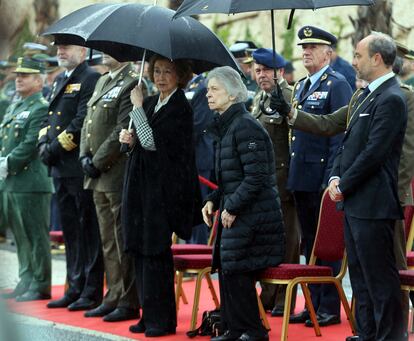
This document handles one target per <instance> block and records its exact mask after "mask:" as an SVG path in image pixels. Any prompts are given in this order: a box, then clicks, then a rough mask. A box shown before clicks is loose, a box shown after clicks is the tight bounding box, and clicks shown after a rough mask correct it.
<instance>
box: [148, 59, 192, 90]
mask: <svg viewBox="0 0 414 341" xmlns="http://www.w3.org/2000/svg"><path fill="white" fill-rule="evenodd" d="M157 60H167V61H169V62H170V63H172V64H173V65H174V67H175V72H176V73H177V78H178V87H179V88H180V89H184V88H185V87H186V86H187V84H188V82H189V81H190V80H191V79H192V78H193V71H192V67H191V62H190V61H187V60H184V59H178V60H171V59H169V58H167V57H164V56H161V55H159V54H154V55H153V56H152V57H151V58H150V60H149V67H148V74H149V78H150V80H151V82H154V65H155V62H156V61H157Z"/></svg>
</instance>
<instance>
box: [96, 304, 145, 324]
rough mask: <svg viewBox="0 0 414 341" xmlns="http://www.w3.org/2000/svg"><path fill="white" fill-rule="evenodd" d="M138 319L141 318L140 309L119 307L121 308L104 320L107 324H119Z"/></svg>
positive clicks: (106, 316)
mask: <svg viewBox="0 0 414 341" xmlns="http://www.w3.org/2000/svg"><path fill="white" fill-rule="evenodd" d="M137 318H139V310H138V309H130V308H124V307H119V308H116V309H115V310H114V311H112V312H111V313H109V314H107V315H105V316H104V318H103V320H104V321H105V322H119V321H128V320H136V319H137Z"/></svg>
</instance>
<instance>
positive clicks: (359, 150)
mask: <svg viewBox="0 0 414 341" xmlns="http://www.w3.org/2000/svg"><path fill="white" fill-rule="evenodd" d="M356 103H357V104H356V105H355V106H354V107H353V108H351V109H350V121H349V125H348V129H347V131H346V133H345V137H344V140H343V143H342V146H341V147H340V148H339V150H338V154H337V156H336V159H335V162H334V167H333V169H332V173H331V176H338V177H340V183H339V188H340V190H341V192H342V193H343V195H344V202H343V207H344V210H345V213H346V214H348V215H350V216H352V217H355V218H359V219H402V218H403V213H402V209H401V206H400V203H399V200H398V189H397V180H398V163H399V161H400V154H401V148H402V143H403V139H404V133H405V127H406V122H407V107H406V101H405V98H404V95H403V94H402V92H401V90H400V86H399V84H398V82H397V80H396V79H395V78H394V77H393V78H391V79H389V80H387V81H386V82H384V83H383V84H381V86H379V87H378V88H377V89H376V90H375V91H373V92H372V93H371V94H370V95H369V96H368V97H367V98H366V99H365V101H363V102H362V103H361V104H358V102H356Z"/></svg>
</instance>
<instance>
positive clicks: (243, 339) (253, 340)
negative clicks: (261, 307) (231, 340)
mask: <svg viewBox="0 0 414 341" xmlns="http://www.w3.org/2000/svg"><path fill="white" fill-rule="evenodd" d="M238 341H269V335H268V334H266V335H263V336H260V337H257V336H250V335H249V334H246V333H243V334H242V335H241V336H240V337H239V338H238Z"/></svg>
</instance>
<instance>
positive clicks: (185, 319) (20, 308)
mask: <svg viewBox="0 0 414 341" xmlns="http://www.w3.org/2000/svg"><path fill="white" fill-rule="evenodd" d="M214 282H215V286H216V289H217V293H218V292H219V291H218V288H217V287H218V283H217V281H214ZM194 283H195V281H190V282H185V283H184V291H185V293H186V295H187V298H188V300H189V302H192V300H193V293H194ZM62 294H63V286H55V287H53V298H54V299H56V298H58V297H60V296H62ZM8 302H9V307H10V309H11V310H12V311H13V312H16V313H19V314H23V315H28V316H32V317H35V318H38V319H43V320H48V321H53V322H55V323H61V324H66V325H70V326H76V327H80V328H85V329H92V330H96V331H99V332H104V333H110V334H115V335H120V336H123V337H129V338H131V339H133V340H142V339H147V338H145V337H144V336H143V334H132V333H130V332H129V330H128V327H129V326H130V325H131V324H134V323H136V321H126V322H118V323H106V322H102V320H101V319H100V318H84V317H83V312H69V311H68V310H66V309H47V308H46V303H47V301H37V302H27V303H16V302H14V301H11V300H10V301H8ZM191 307H192V306H191V304H188V305H184V304H182V303H180V310H179V311H178V326H177V334H176V335H174V336H165V337H162V340H165V341H178V340H186V341H188V340H190V339H189V338H188V337H187V336H186V334H185V332H186V331H187V330H188V329H189V326H190V319H191ZM297 307H298V309H297V310H300V308H302V307H303V299H302V298H299V301H298V304H297ZM212 309H214V304H213V301H212V299H211V296H210V292H209V291H208V289H207V284H206V283H203V287H202V295H201V302H200V310H199V317H198V325H199V324H200V319H201V314H202V312H203V311H204V310H212ZM268 319H269V323H270V325H271V328H272V330H271V331H270V334H269V335H270V340H272V341H274V340H280V331H281V323H282V318H279V317H270V315H269V316H268ZM288 331H289V334H288V335H289V340H300V341H306V340H324V341H340V340H345V337H346V336H349V335H351V329H350V327H349V324H348V323H347V320H346V317H345V314H344V313H343V312H342V323H341V324H339V325H335V326H330V327H324V328H321V332H322V338H318V337H316V336H315V333H314V330H313V328H307V327H304V326H303V325H297V324H296V325H295V324H291V325H289V329H288ZM150 339H152V340H153V338H148V340H150ZM197 339H201V340H209V337H201V336H199V337H197V338H195V339H194V340H197ZM410 340H414V337H410Z"/></svg>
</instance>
